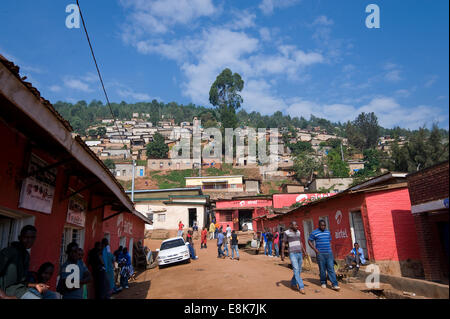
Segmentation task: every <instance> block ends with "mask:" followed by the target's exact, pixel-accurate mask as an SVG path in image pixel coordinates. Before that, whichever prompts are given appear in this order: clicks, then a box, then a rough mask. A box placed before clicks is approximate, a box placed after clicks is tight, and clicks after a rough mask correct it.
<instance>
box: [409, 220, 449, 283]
mask: <svg viewBox="0 0 450 319" xmlns="http://www.w3.org/2000/svg"><path fill="white" fill-rule="evenodd" d="M414 219H415V222H416V231H417V237H418V242H419V247H420V252H421V256H422V264H423V270H424V273H425V279H427V280H431V281H440V280H441V274H442V271H441V269H442V267H443V266H444V265H443V264H442V263H443V258H442V256H441V254H440V250H439V249H438V247H440V241H439V238H438V236H437V229H436V224H435V222H434V220H433V218H432V217H431V216H429V215H428V214H426V213H425V214H416V215H414ZM447 267H448V264H447Z"/></svg>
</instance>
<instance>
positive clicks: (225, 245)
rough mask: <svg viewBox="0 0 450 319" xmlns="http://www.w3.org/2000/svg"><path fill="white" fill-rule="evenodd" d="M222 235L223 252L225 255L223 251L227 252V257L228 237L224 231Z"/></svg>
mask: <svg viewBox="0 0 450 319" xmlns="http://www.w3.org/2000/svg"><path fill="white" fill-rule="evenodd" d="M223 236H224V238H223V253H224V255H225V252H227V257H229V256H230V253H229V251H228V244H229V241H230V239H229V238H228V236H227V233H225V232H224V233H223Z"/></svg>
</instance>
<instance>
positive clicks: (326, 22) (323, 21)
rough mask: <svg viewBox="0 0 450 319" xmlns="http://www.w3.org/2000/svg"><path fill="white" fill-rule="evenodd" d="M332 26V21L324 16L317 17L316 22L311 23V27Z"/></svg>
mask: <svg viewBox="0 0 450 319" xmlns="http://www.w3.org/2000/svg"><path fill="white" fill-rule="evenodd" d="M333 24H334V21H333V20H332V19H328V18H327V17H326V16H324V15H322V16H318V17H317V18H316V20H314V22H313V23H312V25H326V26H330V25H333Z"/></svg>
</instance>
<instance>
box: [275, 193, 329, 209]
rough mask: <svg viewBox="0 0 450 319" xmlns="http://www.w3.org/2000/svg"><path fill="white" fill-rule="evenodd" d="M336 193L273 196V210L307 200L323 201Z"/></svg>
mask: <svg viewBox="0 0 450 319" xmlns="http://www.w3.org/2000/svg"><path fill="white" fill-rule="evenodd" d="M335 194H336V193H325V194H322V193H314V194H304V193H301V194H300V193H298V194H273V208H283V207H290V206H292V205H293V204H295V203H297V202H299V203H301V202H303V201H305V200H307V199H308V200H313V199H321V198H325V197H330V196H333V195H335Z"/></svg>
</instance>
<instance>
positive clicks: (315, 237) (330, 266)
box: [308, 219, 340, 290]
mask: <svg viewBox="0 0 450 319" xmlns="http://www.w3.org/2000/svg"><path fill="white" fill-rule="evenodd" d="M326 226H327V225H326V224H325V221H324V220H322V219H321V220H320V221H319V228H317V229H316V230H314V231H313V232H312V233H311V235H310V236H309V239H308V243H309V246H310V247H311V248H312V249H313V250H314V251H315V252H316V256H317V263H318V264H319V271H320V284H321V286H322V288H326V287H327V273H328V278H329V279H330V281H331V285H332V286H331V288H332V289H333V290H339V289H340V288H339V285H338V282H337V279H336V273H335V272H334V256H333V251H332V250H331V233H330V232H329V231H328V230H327V229H326ZM313 242H315V246H314V244H313Z"/></svg>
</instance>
